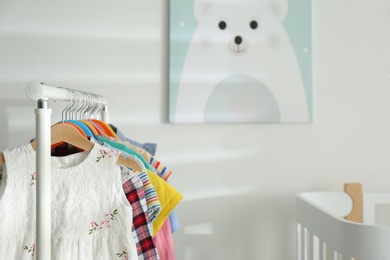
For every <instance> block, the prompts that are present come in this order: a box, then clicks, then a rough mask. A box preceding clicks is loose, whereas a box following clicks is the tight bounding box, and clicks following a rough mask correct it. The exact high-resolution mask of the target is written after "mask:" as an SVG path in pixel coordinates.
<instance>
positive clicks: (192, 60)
mask: <svg viewBox="0 0 390 260" xmlns="http://www.w3.org/2000/svg"><path fill="white" fill-rule="evenodd" d="M169 37H170V38H169V39H170V50H169V52H170V53H169V59H170V68H169V120H170V122H171V123H288V122H311V120H312V76H311V75H312V64H311V57H312V50H311V2H310V0H171V1H170V36H169Z"/></svg>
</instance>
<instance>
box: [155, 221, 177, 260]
mask: <svg viewBox="0 0 390 260" xmlns="http://www.w3.org/2000/svg"><path fill="white" fill-rule="evenodd" d="M153 240H154V244H155V246H156V247H157V251H158V255H159V256H160V259H161V260H175V259H176V258H175V249H174V247H173V237H172V231H171V222H170V221H169V218H167V219H166V220H165V222H164V224H163V225H162V227H161V228H160V230H159V231H158V232H157V235H156V236H155V237H154V238H153Z"/></svg>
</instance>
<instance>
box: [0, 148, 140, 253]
mask: <svg viewBox="0 0 390 260" xmlns="http://www.w3.org/2000/svg"><path fill="white" fill-rule="evenodd" d="M3 154H4V157H5V161H6V166H5V169H4V171H3V181H2V183H1V187H0V196H1V195H2V196H1V198H0V259H1V260H3V259H7V260H13V259H15V260H25V259H34V258H35V257H34V255H35V192H36V191H35V178H36V173H35V156H36V155H35V151H34V150H33V149H32V147H31V145H30V144H24V145H21V146H18V147H15V148H13V149H9V150H6V151H4V152H3ZM117 157H118V153H117V152H115V151H113V150H110V149H109V148H106V147H103V146H101V145H99V144H95V145H94V147H93V148H92V150H91V151H90V152H81V153H77V154H73V155H69V156H65V157H52V173H51V178H52V185H51V196H52V197H51V203H52V211H51V214H52V225H51V226H52V257H51V259H52V260H77V259H80V260H100V259H101V260H110V259H117V260H133V259H137V250H136V246H135V243H134V240H133V238H132V233H131V228H132V210H131V206H130V204H129V203H128V201H127V199H126V197H125V194H124V192H123V189H122V184H121V174H120V172H121V171H120V166H118V165H117V164H116V161H117Z"/></svg>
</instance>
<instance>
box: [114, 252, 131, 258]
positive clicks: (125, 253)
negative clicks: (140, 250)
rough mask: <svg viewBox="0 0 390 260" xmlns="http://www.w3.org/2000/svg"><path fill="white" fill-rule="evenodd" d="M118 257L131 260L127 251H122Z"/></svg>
mask: <svg viewBox="0 0 390 260" xmlns="http://www.w3.org/2000/svg"><path fill="white" fill-rule="evenodd" d="M116 255H117V256H118V257H120V258H121V257H124V259H125V260H129V256H128V254H127V252H126V251H122V252H121V253H117V254H116Z"/></svg>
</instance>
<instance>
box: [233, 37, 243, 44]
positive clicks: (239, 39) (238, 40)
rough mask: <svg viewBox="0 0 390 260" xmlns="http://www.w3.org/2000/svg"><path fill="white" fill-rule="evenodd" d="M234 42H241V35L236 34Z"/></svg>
mask: <svg viewBox="0 0 390 260" xmlns="http://www.w3.org/2000/svg"><path fill="white" fill-rule="evenodd" d="M234 42H235V43H236V44H241V43H242V38H241V36H236V38H234Z"/></svg>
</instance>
